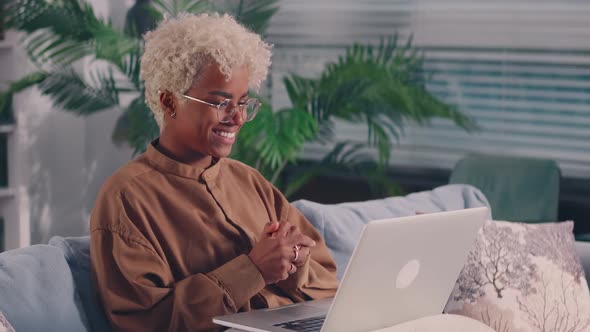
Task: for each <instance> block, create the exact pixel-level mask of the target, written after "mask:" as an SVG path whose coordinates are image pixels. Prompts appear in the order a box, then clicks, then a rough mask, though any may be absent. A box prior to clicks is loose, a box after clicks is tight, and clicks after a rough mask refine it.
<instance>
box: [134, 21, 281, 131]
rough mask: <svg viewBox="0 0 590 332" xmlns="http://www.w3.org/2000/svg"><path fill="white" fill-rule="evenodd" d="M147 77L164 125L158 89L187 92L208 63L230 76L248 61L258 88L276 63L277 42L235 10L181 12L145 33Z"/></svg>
mask: <svg viewBox="0 0 590 332" xmlns="http://www.w3.org/2000/svg"><path fill="white" fill-rule="evenodd" d="M144 40H145V52H144V54H143V56H142V57H141V72H140V76H141V79H143V80H144V81H145V99H146V103H147V105H148V106H149V108H150V109H151V110H152V112H153V113H154V117H155V119H156V121H157V122H158V125H159V126H160V127H161V126H162V120H163V117H164V113H163V110H162V109H161V107H160V96H159V93H158V91H164V90H167V91H170V92H172V93H174V94H175V95H177V96H179V95H180V94H183V93H186V91H188V90H189V89H190V88H191V86H192V85H193V84H194V83H195V81H196V80H198V76H199V74H200V73H201V72H202V71H203V69H204V68H206V67H207V66H208V65H211V64H213V63H217V64H218V65H219V68H220V70H221V72H222V73H223V74H224V75H225V77H226V79H227V80H229V79H230V78H231V75H232V73H231V68H232V67H233V66H243V65H245V66H247V68H248V74H249V82H248V85H249V87H250V88H251V89H254V90H256V91H257V90H258V89H259V88H260V85H261V84H262V82H263V81H264V80H265V79H266V76H267V74H268V68H269V67H270V63H271V60H270V58H271V45H269V44H267V43H266V42H264V41H263V40H262V39H261V38H260V36H259V35H258V34H256V33H254V32H251V31H249V30H248V29H246V28H245V27H244V26H242V25H241V24H239V23H238V22H236V20H235V19H234V18H233V17H232V16H230V15H227V14H225V15H219V14H213V15H209V14H199V15H194V14H181V15H179V16H178V17H175V18H167V19H165V20H164V21H162V22H161V23H160V24H159V25H158V27H157V28H156V29H155V30H154V31H150V32H148V33H146V34H145V35H144Z"/></svg>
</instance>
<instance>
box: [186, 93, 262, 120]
mask: <svg viewBox="0 0 590 332" xmlns="http://www.w3.org/2000/svg"><path fill="white" fill-rule="evenodd" d="M182 96H183V97H184V98H186V99H188V100H192V101H196V102H199V103H201V104H205V105H207V106H210V107H214V108H216V109H217V120H219V122H221V123H228V122H230V121H231V120H232V119H233V118H234V116H235V115H236V112H237V111H240V116H242V117H243V116H244V112H246V117H245V119H246V122H249V121H252V120H253V119H254V117H256V113H258V109H259V108H260V105H262V103H261V102H260V101H258V99H256V98H250V99H248V100H246V102H243V103H238V104H237V105H236V106H235V107H231V99H225V100H222V101H221V102H219V103H210V102H208V101H205V100H202V99H198V98H195V97H191V96H187V95H182ZM248 109H250V111H249V112H248Z"/></svg>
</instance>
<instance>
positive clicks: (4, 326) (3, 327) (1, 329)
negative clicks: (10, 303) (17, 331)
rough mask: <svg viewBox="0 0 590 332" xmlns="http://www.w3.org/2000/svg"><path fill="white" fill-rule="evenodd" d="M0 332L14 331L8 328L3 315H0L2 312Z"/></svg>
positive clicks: (8, 325) (8, 324)
mask: <svg viewBox="0 0 590 332" xmlns="http://www.w3.org/2000/svg"><path fill="white" fill-rule="evenodd" d="M0 332H14V329H13V328H12V326H10V323H8V321H7V320H6V318H5V317H4V315H2V312H0Z"/></svg>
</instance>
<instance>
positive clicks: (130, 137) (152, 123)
mask: <svg viewBox="0 0 590 332" xmlns="http://www.w3.org/2000/svg"><path fill="white" fill-rule="evenodd" d="M144 100H145V96H144V95H141V96H139V97H137V98H135V99H134V100H133V101H132V102H131V103H130V104H129V107H127V109H125V110H124V111H123V114H121V116H120V117H119V119H118V120H117V123H116V125H115V129H114V130H113V134H112V139H113V141H114V142H115V143H116V144H117V145H121V144H124V143H127V144H128V145H129V146H131V147H132V148H133V149H134V152H133V153H134V154H135V155H137V154H140V153H142V152H144V151H145V150H146V149H147V146H148V144H149V143H150V142H151V141H152V140H154V139H155V138H156V137H158V135H159V134H160V129H159V127H158V124H157V122H156V120H155V119H154V116H153V113H152V112H151V111H150V109H149V108H148V107H147V105H146V104H145V102H144Z"/></svg>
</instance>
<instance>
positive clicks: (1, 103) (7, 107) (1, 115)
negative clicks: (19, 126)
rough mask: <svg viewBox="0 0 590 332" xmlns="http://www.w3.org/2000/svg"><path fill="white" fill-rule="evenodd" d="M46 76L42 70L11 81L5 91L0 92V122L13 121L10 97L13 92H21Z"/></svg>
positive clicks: (11, 97)
mask: <svg viewBox="0 0 590 332" xmlns="http://www.w3.org/2000/svg"><path fill="white" fill-rule="evenodd" d="M46 78H47V73H45V72H43V71H39V72H34V73H32V74H29V75H27V76H25V77H23V78H21V79H20V80H18V81H15V82H12V83H11V84H10V86H9V88H8V90H7V91H3V92H1V93H0V122H4V123H6V122H12V121H14V115H13V109H12V99H13V96H14V94H15V93H18V92H21V91H23V90H25V89H27V88H29V87H32V86H35V85H37V84H39V83H41V82H43V81H44V80H45V79H46Z"/></svg>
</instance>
